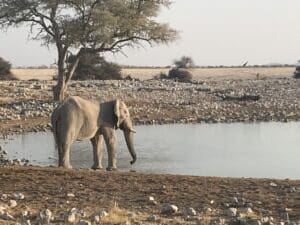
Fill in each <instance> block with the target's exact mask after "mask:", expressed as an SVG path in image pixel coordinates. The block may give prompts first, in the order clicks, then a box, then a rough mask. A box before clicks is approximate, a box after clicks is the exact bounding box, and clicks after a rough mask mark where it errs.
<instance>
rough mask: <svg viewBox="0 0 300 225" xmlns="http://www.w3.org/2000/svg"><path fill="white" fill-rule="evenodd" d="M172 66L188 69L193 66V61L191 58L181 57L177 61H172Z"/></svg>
mask: <svg viewBox="0 0 300 225" xmlns="http://www.w3.org/2000/svg"><path fill="white" fill-rule="evenodd" d="M174 64H175V65H176V67H177V68H189V67H193V66H194V61H193V59H192V58H191V57H188V56H182V57H181V58H180V59H178V60H174Z"/></svg>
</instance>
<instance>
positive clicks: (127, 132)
mask: <svg viewBox="0 0 300 225" xmlns="http://www.w3.org/2000/svg"><path fill="white" fill-rule="evenodd" d="M124 137H125V141H126V144H127V148H128V151H129V153H130V155H131V157H132V161H130V164H133V163H135V161H136V153H135V150H134V146H133V132H131V131H130V130H124Z"/></svg>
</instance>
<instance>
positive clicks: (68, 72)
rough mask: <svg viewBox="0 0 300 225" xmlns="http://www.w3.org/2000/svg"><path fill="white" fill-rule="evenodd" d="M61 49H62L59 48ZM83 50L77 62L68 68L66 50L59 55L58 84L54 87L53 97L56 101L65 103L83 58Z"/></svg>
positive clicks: (77, 56) (78, 54)
mask: <svg viewBox="0 0 300 225" xmlns="http://www.w3.org/2000/svg"><path fill="white" fill-rule="evenodd" d="M58 49H60V48H58ZM81 51H82V50H81V49H80V50H79V52H78V53H77V55H76V60H75V61H74V62H73V63H72V65H70V66H69V67H68V68H67V67H66V63H65V61H66V57H67V55H66V50H64V51H59V54H58V56H59V57H58V74H57V84H56V85H55V86H54V87H53V96H54V100H55V101H63V100H64V98H65V93H66V91H67V87H68V83H69V81H70V80H71V78H72V75H73V73H74V72H75V70H76V68H77V66H78V62H79V60H80V56H81Z"/></svg>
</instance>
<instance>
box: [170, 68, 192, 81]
mask: <svg viewBox="0 0 300 225" xmlns="http://www.w3.org/2000/svg"><path fill="white" fill-rule="evenodd" d="M169 78H170V79H175V80H177V81H180V82H191V81H192V79H193V74H192V73H190V72H189V71H187V70H186V69H178V68H174V69H171V70H170V71H169Z"/></svg>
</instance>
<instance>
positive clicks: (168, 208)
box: [161, 204, 178, 214]
mask: <svg viewBox="0 0 300 225" xmlns="http://www.w3.org/2000/svg"><path fill="white" fill-rule="evenodd" d="M177 211H178V207H177V206H175V205H171V204H163V205H162V208H161V213H163V214H173V213H176V212H177Z"/></svg>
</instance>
